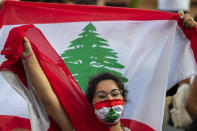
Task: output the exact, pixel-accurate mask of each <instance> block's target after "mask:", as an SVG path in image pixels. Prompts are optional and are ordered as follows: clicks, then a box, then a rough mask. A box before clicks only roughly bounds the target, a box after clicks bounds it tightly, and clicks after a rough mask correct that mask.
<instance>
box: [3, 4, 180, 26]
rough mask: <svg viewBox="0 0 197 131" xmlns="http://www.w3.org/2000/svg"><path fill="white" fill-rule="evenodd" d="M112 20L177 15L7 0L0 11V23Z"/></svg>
mask: <svg viewBox="0 0 197 131" xmlns="http://www.w3.org/2000/svg"><path fill="white" fill-rule="evenodd" d="M29 16H31V17H29ZM114 20H116V21H117V20H140V21H143V20H178V15H177V14H175V13H168V12H161V11H150V10H141V9H140V10H139V9H131V8H120V7H104V6H87V5H66V4H54V3H53V4H52V3H39V2H22V1H6V2H5V3H4V5H3V8H2V11H1V13H0V27H1V26H3V25H16V24H34V23H38V24H39V23H45V24H46V23H65V22H82V21H114Z"/></svg>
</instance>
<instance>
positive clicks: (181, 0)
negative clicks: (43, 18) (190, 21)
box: [22, 0, 197, 16]
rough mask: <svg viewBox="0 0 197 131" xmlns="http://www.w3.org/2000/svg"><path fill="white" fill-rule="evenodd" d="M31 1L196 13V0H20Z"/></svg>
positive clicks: (193, 14)
mask: <svg viewBox="0 0 197 131" xmlns="http://www.w3.org/2000/svg"><path fill="white" fill-rule="evenodd" d="M22 1H32V2H50V3H68V4H86V5H99V6H104V5H105V6H118V7H130V8H140V9H150V10H163V11H170V12H176V11H177V10H178V9H183V10H184V11H186V12H190V13H191V15H192V16H195V15H196V14H197V0H22Z"/></svg>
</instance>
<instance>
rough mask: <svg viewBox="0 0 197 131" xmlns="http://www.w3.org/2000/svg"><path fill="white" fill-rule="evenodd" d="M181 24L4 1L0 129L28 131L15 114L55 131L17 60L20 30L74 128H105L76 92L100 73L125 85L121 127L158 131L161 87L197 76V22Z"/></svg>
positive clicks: (111, 11)
mask: <svg viewBox="0 0 197 131" xmlns="http://www.w3.org/2000/svg"><path fill="white" fill-rule="evenodd" d="M27 24H28V25H27ZM29 24H30V25H29ZM31 24H33V25H31ZM181 24H182V21H181V20H179V17H178V15H177V14H173V13H166V12H159V11H147V10H137V9H127V8H115V7H97V6H84V5H64V4H46V3H33V2H32V3H31V2H20V1H17V2H16V1H6V2H5V3H4V5H3V8H2V10H1V13H0V27H1V28H0V50H1V51H2V54H3V55H1V56H0V63H1V76H0V77H1V79H0V82H1V83H2V84H1V88H0V89H1V91H0V93H1V95H0V105H1V108H0V114H1V116H0V121H4V122H3V123H2V122H0V129H3V130H6V131H7V130H11V129H13V128H22V129H30V126H28V124H21V125H19V124H18V125H17V124H15V122H14V119H15V118H17V120H15V121H18V122H20V121H21V122H22V121H26V123H30V122H31V129H32V130H35V131H39V130H40V131H43V130H57V127H56V124H55V122H53V120H52V119H51V118H49V117H48V115H47V113H46V111H45V110H44V108H43V106H42V103H41V102H40V100H39V98H38V97H37V95H36V93H35V92H34V89H33V87H32V86H31V82H30V81H29V79H28V74H27V73H26V74H25V71H24V69H23V67H22V66H21V62H20V53H21V52H22V38H23V36H24V35H25V36H27V37H28V38H29V39H30V41H31V44H32V46H33V50H34V52H35V54H36V57H37V59H38V60H39V63H40V65H41V67H42V69H43V70H44V72H45V74H46V76H47V77H48V79H49V81H50V83H51V85H52V86H53V90H54V92H55V93H56V95H57V96H58V98H59V100H60V102H61V103H62V105H63V107H64V109H65V111H67V113H68V114H69V117H70V119H71V121H72V123H73V125H74V126H75V128H76V129H77V130H82V131H83V130H95V131H96V130H107V129H106V127H104V126H102V125H101V124H100V123H99V122H97V120H96V119H94V118H95V116H94V114H93V111H92V109H91V107H90V105H89V103H88V102H87V100H86V98H85V95H84V94H83V92H82V90H83V91H84V92H85V90H86V85H87V81H88V78H89V77H91V76H93V75H95V74H97V73H99V72H104V71H105V72H111V73H113V74H115V75H118V76H119V77H121V79H122V80H123V82H124V83H125V87H127V89H128V90H129V91H128V102H127V103H126V106H125V109H124V114H123V118H122V120H121V123H122V125H123V126H124V127H126V128H128V129H130V130H131V131H132V130H137V131H160V130H161V127H162V118H163V112H164V102H165V94H166V90H168V89H169V88H170V87H172V86H173V85H174V84H176V83H177V82H179V81H180V80H183V79H185V78H188V77H191V76H192V75H195V74H197V69H196V58H197V57H196V56H197V55H196V49H197V48H196V45H197V28H194V29H192V30H187V29H185V28H183V27H182V25H181ZM16 27H17V28H16ZM3 49H4V50H3ZM5 57H6V58H5ZM64 63H66V65H65V64H64ZM3 77H4V78H5V79H6V80H7V81H5V80H4V79H3ZM26 77H27V78H26ZM64 80H66V81H64ZM27 81H28V82H27ZM8 83H9V84H8ZM58 84H59V85H62V86H58ZM78 85H79V86H78ZM79 87H81V88H79ZM81 89H82V90H81ZM16 92H17V93H16ZM68 99H69V100H68ZM12 118H13V119H12ZM28 119H30V121H29V120H28ZM12 120H13V121H12ZM8 125H12V126H9V127H10V129H6V127H8Z"/></svg>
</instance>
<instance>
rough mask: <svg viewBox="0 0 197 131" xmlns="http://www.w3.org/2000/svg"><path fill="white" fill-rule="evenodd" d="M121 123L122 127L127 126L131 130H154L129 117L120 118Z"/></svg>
mask: <svg viewBox="0 0 197 131" xmlns="http://www.w3.org/2000/svg"><path fill="white" fill-rule="evenodd" d="M121 124H122V126H123V127H127V128H129V129H130V130H131V131H155V130H154V129H152V128H151V127H149V126H148V125H146V124H144V123H141V122H138V121H135V120H129V119H121Z"/></svg>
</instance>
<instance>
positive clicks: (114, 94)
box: [111, 92, 120, 97]
mask: <svg viewBox="0 0 197 131" xmlns="http://www.w3.org/2000/svg"><path fill="white" fill-rule="evenodd" d="M119 95H120V93H118V92H116V93H113V94H111V96H113V97H117V96H119Z"/></svg>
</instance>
